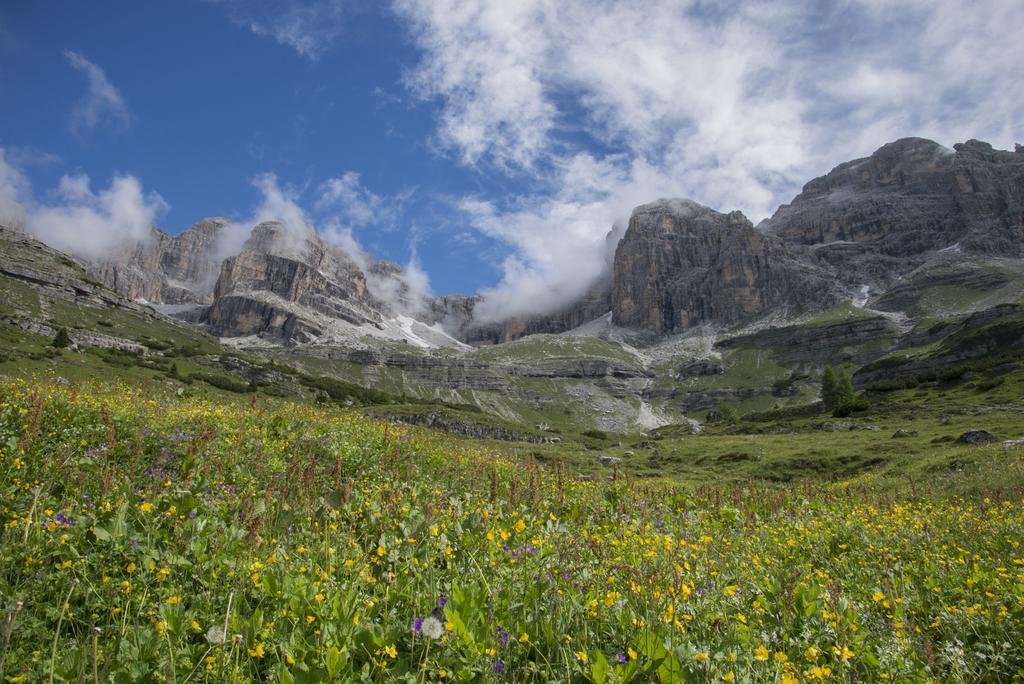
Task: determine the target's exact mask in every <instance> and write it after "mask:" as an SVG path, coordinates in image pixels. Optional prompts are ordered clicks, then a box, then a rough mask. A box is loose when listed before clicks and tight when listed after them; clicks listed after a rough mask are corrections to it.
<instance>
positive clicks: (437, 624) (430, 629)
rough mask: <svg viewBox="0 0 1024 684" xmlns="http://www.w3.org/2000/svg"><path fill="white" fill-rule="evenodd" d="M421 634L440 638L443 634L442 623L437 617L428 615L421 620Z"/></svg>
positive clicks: (429, 637)
mask: <svg viewBox="0 0 1024 684" xmlns="http://www.w3.org/2000/svg"><path fill="white" fill-rule="evenodd" d="M423 635H424V636H426V637H427V638H428V639H440V638H441V637H442V636H444V625H442V624H441V621H440V620H438V619H437V618H432V617H428V618H427V619H426V620H424V621H423Z"/></svg>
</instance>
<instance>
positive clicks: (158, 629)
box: [156, 620, 167, 634]
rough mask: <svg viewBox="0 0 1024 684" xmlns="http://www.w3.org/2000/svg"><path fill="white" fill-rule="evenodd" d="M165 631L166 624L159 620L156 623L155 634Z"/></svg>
mask: <svg viewBox="0 0 1024 684" xmlns="http://www.w3.org/2000/svg"><path fill="white" fill-rule="evenodd" d="M166 631H167V623H166V622H164V621H163V620H161V621H160V622H158V623H156V633H157V634H163V633H164V632H166Z"/></svg>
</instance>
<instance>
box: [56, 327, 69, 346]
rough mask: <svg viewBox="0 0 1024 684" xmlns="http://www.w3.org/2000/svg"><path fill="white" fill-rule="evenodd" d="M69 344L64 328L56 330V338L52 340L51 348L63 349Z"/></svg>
mask: <svg viewBox="0 0 1024 684" xmlns="http://www.w3.org/2000/svg"><path fill="white" fill-rule="evenodd" d="M70 344H71V338H70V337H68V331H67V330H65V329H64V328H60V329H59V330H57V336H56V337H54V338H53V346H54V347H56V348H57V349H64V348H65V347H67V346H69V345H70Z"/></svg>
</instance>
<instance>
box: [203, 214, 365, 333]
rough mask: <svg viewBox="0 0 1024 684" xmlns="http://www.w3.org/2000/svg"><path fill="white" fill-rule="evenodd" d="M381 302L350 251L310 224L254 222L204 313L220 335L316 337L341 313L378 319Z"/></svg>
mask: <svg viewBox="0 0 1024 684" xmlns="http://www.w3.org/2000/svg"><path fill="white" fill-rule="evenodd" d="M381 308H382V306H381V304H380V303H379V302H377V301H376V300H375V299H374V298H373V296H372V295H371V294H370V292H369V290H368V289H367V286H366V276H365V275H364V274H363V272H362V271H361V270H360V269H359V267H358V266H357V265H356V264H355V262H353V261H352V259H350V258H349V257H348V256H347V255H345V254H343V253H341V252H339V251H336V250H332V249H330V248H329V247H328V246H327V245H326V244H325V243H324V242H323V240H321V239H320V237H319V236H317V234H316V233H315V232H313V231H312V230H302V231H299V230H294V229H289V228H286V227H285V226H284V225H282V224H280V223H274V222H268V223H261V224H260V225H258V226H256V227H255V228H253V231H252V235H251V236H250V237H249V239H248V240H247V241H246V243H245V245H244V246H243V247H242V251H241V252H240V253H239V254H238V255H236V256H233V257H228V258H227V259H225V260H224V263H223V264H222V265H221V271H220V277H219V278H218V279H217V285H216V287H215V288H214V300H213V304H212V305H211V306H210V308H209V309H208V310H207V311H206V312H205V314H204V315H203V317H202V319H201V320H202V322H203V323H205V324H206V325H208V326H209V328H210V331H211V332H212V333H213V334H215V335H219V336H222V337H242V336H247V335H260V336H263V337H267V338H270V339H273V340H276V341H287V342H312V341H317V339H318V338H320V337H321V336H324V335H327V334H328V333H329V328H330V327H331V324H332V322H335V321H339V320H340V321H344V322H346V323H349V324H351V325H354V326H360V325H364V324H369V325H375V324H378V323H379V322H380V321H381V314H380V309H381Z"/></svg>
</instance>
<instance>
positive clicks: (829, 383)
mask: <svg viewBox="0 0 1024 684" xmlns="http://www.w3.org/2000/svg"><path fill="white" fill-rule="evenodd" d="M838 390H839V379H838V378H837V377H836V371H835V369H833V368H832V366H829V367H828V368H826V369H825V373H824V374H823V375H822V376H821V401H822V402H823V403H824V404H825V408H827V409H828V410H829V411H832V410H834V409H835V408H836V406H838V404H837V403H836V399H837V398H838Z"/></svg>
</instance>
